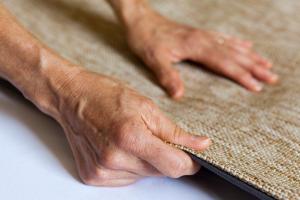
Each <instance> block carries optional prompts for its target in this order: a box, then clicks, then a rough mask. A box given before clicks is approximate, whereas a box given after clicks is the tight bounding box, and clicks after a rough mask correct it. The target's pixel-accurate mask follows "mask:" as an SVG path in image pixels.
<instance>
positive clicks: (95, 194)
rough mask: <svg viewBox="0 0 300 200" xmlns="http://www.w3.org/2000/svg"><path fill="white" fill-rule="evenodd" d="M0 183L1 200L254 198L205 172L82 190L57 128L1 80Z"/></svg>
mask: <svg viewBox="0 0 300 200" xmlns="http://www.w3.org/2000/svg"><path fill="white" fill-rule="evenodd" d="M0 181H1V182H0V199H2V200H48V199H49V200H60V199H61V200H69V199H72V200H79V199H84V200H93V199H95V200H96V199H97V200H100V199H105V200H109V199H117V200H123V199H130V200H135V199H137V200H140V199H151V200H153V199H164V200H168V199H171V200H194V199H201V200H212V199H224V200H227V199H228V200H229V199H230V200H232V199H243V200H251V199H255V198H254V197H252V196H250V195H248V194H247V193H245V192H243V191H241V190H239V189H238V188H236V187H234V186H232V185H231V184H229V183H227V182H226V181H224V180H222V179H221V178H219V177H217V176H215V175H213V174H211V173H209V172H207V171H204V170H202V171H201V172H200V173H199V174H198V175H195V176H192V177H185V178H180V179H176V180H175V179H169V178H147V179H144V180H142V181H140V182H138V183H136V184H134V185H130V186H127V187H120V188H99V187H91V186H86V185H83V184H82V183H81V182H80V181H79V179H78V176H77V174H76V170H75V166H74V162H73V158H72V155H71V152H70V150H69V147H68V144H67V141H66V139H65V137H64V134H63V131H62V129H61V128H60V126H59V125H58V124H57V123H56V122H55V121H53V120H52V119H50V118H49V117H47V116H45V115H44V114H42V113H41V112H40V111H38V110H37V109H36V108H35V107H34V106H33V105H32V104H31V103H29V102H28V101H26V100H25V99H24V98H23V97H22V96H21V95H20V94H18V93H17V92H16V90H14V88H12V86H10V85H8V84H7V83H6V82H3V81H1V80H0Z"/></svg>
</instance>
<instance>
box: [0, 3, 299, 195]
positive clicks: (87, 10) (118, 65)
mask: <svg viewBox="0 0 300 200" xmlns="http://www.w3.org/2000/svg"><path fill="white" fill-rule="evenodd" d="M2 1H3V2H4V3H5V5H7V7H8V8H9V9H10V10H11V11H12V12H13V13H14V14H15V15H16V16H17V18H18V19H19V20H20V21H21V22H22V23H23V24H24V25H25V26H26V27H27V28H28V29H29V30H30V31H31V32H32V33H34V34H35V35H36V36H37V37H38V38H39V39H41V40H42V41H43V42H45V43H46V44H47V45H49V46H50V47H51V48H53V49H55V50H56V51H57V52H59V53H60V54H62V55H63V56H65V57H66V58H68V59H70V60H72V61H73V62H75V63H79V64H82V65H84V66H86V67H87V68H89V69H91V70H93V71H96V72H99V73H103V74H106V75H110V76H114V77H116V78H119V79H121V80H123V81H125V82H127V83H128V84H129V85H130V86H131V87H133V88H135V89H137V90H138V91H140V92H141V93H142V94H144V95H146V96H149V97H150V98H152V99H153V100H154V101H155V102H156V103H157V104H158V105H159V106H160V108H161V109H162V110H163V111H165V113H166V114H167V115H169V116H170V117H171V118H172V119H173V120H174V121H176V122H177V123H178V124H179V125H181V126H182V127H183V128H185V129H187V130H189V131H192V132H194V133H196V134H205V135H208V136H210V137H211V138H212V139H213V141H214V145H213V146H212V147H211V148H210V149H209V150H208V151H207V152H205V153H198V154H197V156H199V157H201V158H203V159H205V160H207V161H208V162H210V163H212V164H213V165H216V166H218V167H219V168H221V169H223V170H224V171H226V172H228V173H230V174H232V175H234V176H237V177H238V178H240V179H241V180H243V181H245V182H247V183H249V184H250V185H253V186H254V187H256V188H258V189H260V190H262V191H264V192H266V193H268V194H269V195H271V196H273V197H275V198H277V199H300V68H299V64H300V54H299V50H300V46H299V45H300V26H299V22H300V14H299V10H300V1H298V0H287V1H282V0H260V1H256V0H243V1H237V0H235V1H234V0H230V1H228V0H227V1H222V0H201V1H195V0H163V1H161V0H152V1H150V2H151V3H152V5H153V6H154V7H155V8H156V9H158V10H159V11H160V12H161V13H163V14H164V15H166V16H169V17H171V18H173V19H175V20H177V21H180V22H183V23H187V24H190V25H193V26H195V27H199V28H206V29H212V30H217V31H222V32H225V33H228V34H232V35H236V36H240V37H242V38H245V39H250V40H252V41H254V42H255V44H256V46H257V50H258V51H259V52H260V53H262V54H264V55H265V56H267V57H268V58H270V59H272V60H273V61H274V63H275V71H276V72H278V73H279V74H280V76H281V82H280V84H278V85H277V86H275V87H266V88H265V90H264V91H263V92H262V93H260V94H253V93H250V92H248V91H246V90H245V89H243V88H241V87H240V86H238V85H237V84H235V83H233V82H231V81H229V80H227V79H225V78H221V77H218V76H216V75H214V74H212V73H209V72H207V71H205V70H202V69H201V68H200V67H197V66H196V65H194V66H192V65H188V64H179V65H178V66H176V68H178V69H179V71H180V72H181V75H182V78H183V79H184V82H185V86H186V94H185V97H184V98H183V99H182V100H181V101H179V102H174V101H172V100H170V99H169V98H168V97H167V96H166V95H165V93H164V92H163V91H162V90H161V89H160V87H158V86H157V84H156V83H155V81H154V79H153V77H152V75H151V73H149V72H148V71H147V70H146V68H145V66H144V65H143V63H142V62H141V61H139V60H138V59H137V58H136V57H135V56H134V55H133V54H132V53H131V52H130V50H129V49H128V47H127V45H126V41H125V37H124V34H123V32H122V29H121V27H120V26H119V24H118V22H117V20H116V18H115V17H114V15H113V12H112V10H111V9H110V7H109V6H108V5H107V4H106V2H105V1H104V0H2ZM149 148H151V147H149Z"/></svg>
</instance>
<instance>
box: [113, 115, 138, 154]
mask: <svg viewBox="0 0 300 200" xmlns="http://www.w3.org/2000/svg"><path fill="white" fill-rule="evenodd" d="M135 127H136V120H134V119H130V120H126V122H123V123H122V124H121V125H119V127H118V128H117V131H116V133H115V143H116V145H117V146H118V147H120V148H121V149H126V150H129V149H130V148H131V147H132V146H133V145H134V144H135V140H134V138H135V134H134V133H135V131H134V129H135Z"/></svg>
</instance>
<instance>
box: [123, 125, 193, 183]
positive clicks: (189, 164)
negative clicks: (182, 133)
mask: <svg viewBox="0 0 300 200" xmlns="http://www.w3.org/2000/svg"><path fill="white" fill-rule="evenodd" d="M148 131H149V130H148ZM136 135H137V137H138V135H140V136H141V135H142V137H143V139H138V141H139V143H138V144H137V145H135V146H133V145H132V146H129V149H128V151H129V152H131V153H132V154H134V155H135V156H137V157H139V158H141V159H143V160H146V161H147V162H148V163H150V164H151V165H152V166H154V167H155V168H156V169H157V170H158V171H160V172H161V173H162V174H164V175H166V176H168V177H172V178H178V177H181V176H184V175H192V174H195V173H196V172H197V171H198V170H199V165H198V164H196V163H195V162H194V161H193V160H192V159H191V157H190V156H188V155H187V154H186V153H184V152H183V151H181V150H179V149H177V148H174V147H172V146H170V145H168V144H166V143H165V142H163V141H162V140H161V139H159V138H157V137H156V136H154V135H152V134H151V132H149V133H148V134H141V133H137V134H136Z"/></svg>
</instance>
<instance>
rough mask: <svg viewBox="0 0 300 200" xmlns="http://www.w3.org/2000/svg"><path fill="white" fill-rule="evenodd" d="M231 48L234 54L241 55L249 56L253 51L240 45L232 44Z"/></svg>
mask: <svg viewBox="0 0 300 200" xmlns="http://www.w3.org/2000/svg"><path fill="white" fill-rule="evenodd" d="M229 47H230V48H231V49H232V50H234V52H236V53H239V54H241V55H245V54H248V53H249V52H250V50H251V48H250V47H246V46H243V45H240V44H235V43H230V44H229Z"/></svg>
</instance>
